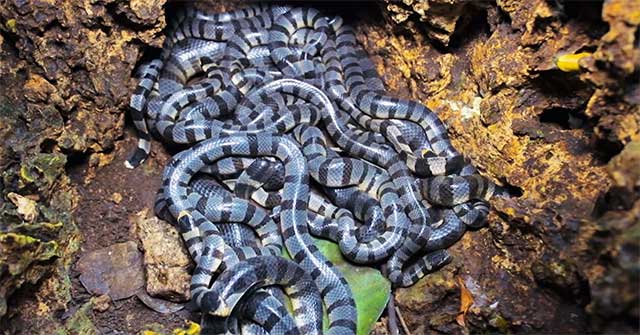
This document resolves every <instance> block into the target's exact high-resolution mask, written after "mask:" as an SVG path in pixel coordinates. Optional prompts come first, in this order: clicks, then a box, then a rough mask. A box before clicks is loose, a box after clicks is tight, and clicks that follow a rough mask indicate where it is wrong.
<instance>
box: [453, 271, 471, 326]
mask: <svg viewBox="0 0 640 335" xmlns="http://www.w3.org/2000/svg"><path fill="white" fill-rule="evenodd" d="M457 280H458V286H460V311H459V312H458V316H457V317H456V322H457V323H458V324H459V325H460V326H462V327H465V326H466V325H465V322H464V317H465V315H466V314H467V312H468V311H469V308H471V306H472V305H473V295H472V294H471V291H469V290H468V289H467V287H466V286H465V284H464V281H463V280H462V278H461V277H458V278H457Z"/></svg>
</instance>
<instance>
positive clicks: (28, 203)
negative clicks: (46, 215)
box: [7, 192, 38, 222]
mask: <svg viewBox="0 0 640 335" xmlns="http://www.w3.org/2000/svg"><path fill="white" fill-rule="evenodd" d="M7 197H9V200H11V202H13V204H14V205H16V207H18V214H20V215H22V218H24V220H25V221H27V222H33V221H34V220H35V219H36V218H37V217H38V209H37V208H36V202H35V201H33V200H31V199H29V198H28V197H24V196H21V195H20V194H17V193H13V192H11V193H9V194H7Z"/></svg>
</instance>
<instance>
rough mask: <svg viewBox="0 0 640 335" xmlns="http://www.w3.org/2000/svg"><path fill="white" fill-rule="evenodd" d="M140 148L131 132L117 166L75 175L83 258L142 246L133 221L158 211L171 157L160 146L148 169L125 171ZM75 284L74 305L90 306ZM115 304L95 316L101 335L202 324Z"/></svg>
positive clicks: (187, 315) (119, 147)
mask: <svg viewBox="0 0 640 335" xmlns="http://www.w3.org/2000/svg"><path fill="white" fill-rule="evenodd" d="M134 147H135V136H134V132H133V129H128V132H127V136H126V137H125V139H124V140H123V141H119V142H117V144H116V149H115V151H114V152H113V153H112V155H113V161H111V162H110V163H109V164H107V165H105V166H103V167H99V168H97V169H95V170H94V169H89V168H88V167H87V166H86V165H78V166H76V167H74V168H73V169H72V170H71V171H70V172H69V175H70V176H71V179H72V181H73V182H74V183H76V185H78V193H79V194H80V203H79V204H78V207H77V210H76V212H75V215H76V219H77V223H78V227H79V229H80V231H81V232H82V241H83V242H82V244H81V247H80V252H79V253H78V255H77V257H80V256H81V255H82V254H83V253H86V252H89V251H92V250H96V249H100V248H104V247H107V246H111V245H113V244H114V243H121V242H126V241H136V242H137V236H136V235H135V234H134V233H133V231H132V227H131V222H129V219H128V218H129V216H131V215H134V214H136V213H138V212H139V211H140V210H142V209H144V208H151V209H152V208H153V203H154V201H155V195H156V192H157V190H158V188H159V186H160V176H161V173H162V170H163V166H164V165H165V164H166V163H167V161H168V160H169V159H170V158H171V156H170V155H169V153H168V152H167V149H166V148H165V147H164V146H162V145H161V144H160V143H158V142H154V143H153V148H152V155H151V157H150V158H149V159H148V160H147V161H146V162H145V164H144V166H141V167H140V168H138V169H135V170H130V169H127V168H125V167H124V161H125V160H126V159H127V158H128V155H129V154H130V153H131V151H130V150H132V149H133V148H134ZM116 193H118V194H120V195H121V196H122V199H121V201H119V203H116V202H117V201H114V200H113V194H116ZM117 198H118V196H116V200H118V199H117ZM72 283H73V290H72V296H73V303H72V305H73V304H79V305H81V304H83V303H85V302H86V301H87V299H88V296H87V294H86V291H85V289H84V288H83V287H82V285H81V284H80V282H79V280H78V278H77V276H73V277H72ZM112 305H113V306H112V307H111V308H109V309H108V310H107V311H105V312H96V311H93V312H92V313H91V314H90V318H91V320H92V321H93V323H94V324H95V326H96V327H97V329H98V330H99V331H100V334H119V333H124V334H134V333H138V332H140V331H141V330H145V329H149V326H148V325H150V324H154V323H155V324H161V325H163V326H164V327H165V329H168V330H171V329H175V328H178V327H184V325H185V320H193V321H195V320H196V319H197V317H196V316H195V315H192V313H191V312H189V311H188V310H182V311H179V312H177V313H175V314H170V315H163V314H160V313H157V312H155V311H153V310H151V309H149V308H148V307H147V306H145V305H144V304H143V303H142V302H141V301H140V300H139V299H138V298H137V297H136V296H133V297H131V298H128V299H124V300H120V301H116V302H113V303H112Z"/></svg>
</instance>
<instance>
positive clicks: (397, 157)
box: [125, 5, 505, 334]
mask: <svg viewBox="0 0 640 335" xmlns="http://www.w3.org/2000/svg"><path fill="white" fill-rule="evenodd" d="M167 30H168V33H167V38H166V39H165V43H164V45H163V49H162V52H161V54H160V57H159V58H158V59H155V60H152V61H150V62H148V63H145V64H143V65H142V66H141V67H140V69H139V78H140V80H139V83H138V85H137V87H136V89H135V90H134V92H133V94H132V96H131V100H130V104H129V110H130V114H131V116H132V120H133V123H134V126H135V127H136V129H137V131H138V145H137V148H136V150H135V151H134V153H133V154H132V155H131V157H130V158H129V159H128V160H127V161H126V162H125V165H126V166H127V167H128V168H135V167H136V166H138V165H140V164H142V163H143V162H144V160H145V159H146V158H147V157H148V156H149V154H150V150H151V138H152V137H157V138H159V139H160V140H161V141H163V142H165V143H169V144H173V145H179V146H181V147H183V148H184V147H186V150H183V151H181V152H179V153H178V154H176V155H175V156H174V157H173V159H172V160H171V162H170V163H169V164H168V165H167V166H166V168H165V170H164V172H163V177H162V180H163V182H162V185H161V187H160V189H159V192H158V196H157V198H156V203H155V206H154V208H155V213H156V215H157V216H159V217H160V218H162V219H164V220H166V221H169V222H171V223H172V224H174V225H175V226H176V227H177V229H178V231H179V232H180V234H181V236H182V239H183V240H184V242H185V245H186V246H187V249H188V251H189V254H190V255H191V257H192V259H193V260H194V261H195V263H196V269H195V270H194V274H193V277H192V283H191V294H192V301H193V302H194V303H195V304H196V306H198V308H199V309H200V310H201V311H202V313H203V319H202V325H203V333H209V332H210V333H240V332H244V333H258V334H259V333H264V334H268V333H288V334H298V333H299V334H306V333H312V334H313V333H318V334H319V333H322V329H323V327H322V311H323V308H324V310H325V311H326V312H327V315H328V321H329V325H328V327H327V329H328V332H329V333H330V334H354V333H355V331H356V325H357V322H358V318H359V316H358V315H357V313H356V309H355V301H354V299H353V295H352V292H351V288H350V287H349V285H348V283H347V282H346V280H345V279H344V277H343V276H342V275H341V274H340V272H339V271H338V270H337V268H336V267H335V266H334V265H333V264H332V263H331V262H330V261H328V260H327V259H326V258H325V257H324V255H322V253H321V252H320V251H319V249H318V248H317V247H316V246H315V244H314V242H313V239H312V238H311V236H312V235H315V236H317V237H321V238H326V239H329V240H332V241H333V242H335V243H336V244H337V245H338V247H339V249H340V251H341V252H342V254H343V255H344V256H345V257H346V258H347V259H348V260H350V261H351V262H353V263H356V264H373V265H380V264H382V265H383V266H382V272H383V273H384V275H385V276H386V277H387V278H388V279H389V281H390V282H391V283H392V285H393V286H394V287H401V286H410V285H413V284H414V283H415V282H417V281H418V280H419V279H420V278H422V277H424V276H425V275H427V274H429V273H431V272H433V271H436V270H437V269H439V268H440V267H442V266H445V265H446V264H447V263H449V262H450V261H451V259H452V257H451V255H450V254H449V253H448V251H447V250H446V249H447V248H449V247H450V246H451V245H453V244H454V243H455V242H456V241H457V240H459V239H460V238H461V237H462V235H463V234H464V233H465V232H466V231H467V230H468V229H469V228H471V229H477V228H480V227H482V226H483V225H484V224H485V222H486V216H487V214H488V211H489V201H490V200H491V199H492V197H494V196H502V195H505V191H504V190H503V189H501V188H500V187H499V186H497V185H495V184H494V183H492V182H490V181H489V180H488V179H487V178H485V177H483V176H481V175H480V174H479V173H478V171H477V169H476V168H475V167H474V166H473V165H472V164H471V163H470V162H469V161H468V160H467V159H466V158H465V157H464V156H463V155H462V154H460V153H459V152H458V151H457V150H456V149H455V148H454V147H453V145H452V143H451V140H450V139H449V136H448V132H447V129H446V126H445V125H444V123H443V122H442V121H441V120H440V119H439V117H438V116H437V114H436V113H435V112H433V111H432V110H430V109H429V108H427V107H426V106H425V105H423V104H421V103H419V102H416V101H412V100H405V99H400V98H395V97H392V96H389V95H388V94H387V93H386V89H385V85H384V81H383V80H382V79H381V78H380V76H379V75H378V73H377V70H376V66H375V65H374V63H373V62H372V61H371V60H370V59H369V57H368V54H367V52H366V51H365V50H364V49H362V47H360V46H359V44H358V42H357V39H356V36H355V32H354V30H353V28H352V27H350V26H349V25H347V24H345V22H344V21H343V20H342V19H341V18H340V17H338V16H327V15H325V14H323V13H322V12H321V11H319V10H316V9H314V8H310V7H289V6H280V5H254V6H250V7H247V8H244V9H239V10H236V11H232V12H227V13H210V12H208V11H207V10H203V9H199V8H196V7H195V6H192V5H186V6H183V7H180V8H179V9H178V10H177V11H176V12H175V15H173V16H172V17H171V18H170V20H169V22H168V24H167ZM283 252H284V253H287V254H288V255H290V256H291V260H287V259H285V258H283V257H282V254H283ZM286 299H289V300H290V301H291V303H292V304H293V307H294V308H293V310H292V311H291V312H290V311H288V310H287V309H286V308H285V307H284V306H285V300H286Z"/></svg>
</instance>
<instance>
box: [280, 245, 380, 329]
mask: <svg viewBox="0 0 640 335" xmlns="http://www.w3.org/2000/svg"><path fill="white" fill-rule="evenodd" d="M313 240H314V242H315V244H316V246H317V247H318V249H319V250H320V252H322V254H323V255H324V256H325V257H327V259H329V260H330V261H331V262H332V263H333V264H335V266H336V267H337V268H338V270H339V271H340V273H342V275H343V276H344V277H345V279H346V280H347V283H349V287H350V288H351V292H352V293H353V298H354V299H355V301H356V310H357V311H358V331H357V334H358V335H367V334H369V333H370V332H371V330H372V329H373V326H374V325H375V323H376V321H378V319H379V318H380V315H382V312H383V311H384V308H385V307H386V306H387V303H388V302H389V296H390V295H391V283H389V281H388V280H387V279H386V278H385V277H384V276H383V275H382V273H380V271H378V270H376V269H374V268H371V267H367V266H360V265H354V264H352V263H349V261H347V260H346V259H345V258H344V257H343V256H342V253H341V252H340V248H339V247H338V245H337V244H335V243H333V242H331V241H327V240H322V239H318V238H314V239H313ZM282 256H284V257H285V258H287V259H289V260H290V259H291V257H290V256H289V253H288V252H287V250H286V249H285V250H284V252H283V255H282ZM287 307H288V309H289V311H291V310H292V308H291V306H290V304H289V306H287ZM323 326H324V331H325V332H326V330H327V328H328V326H329V321H328V319H327V313H326V311H325V313H324V322H323Z"/></svg>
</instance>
